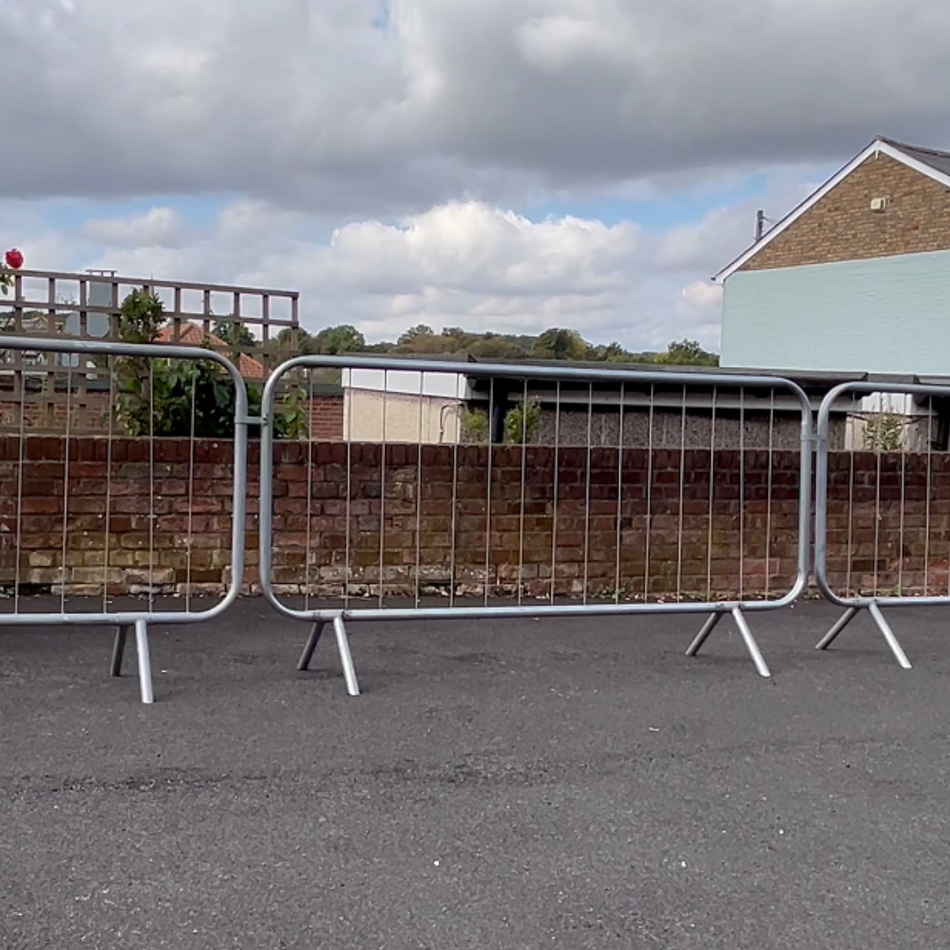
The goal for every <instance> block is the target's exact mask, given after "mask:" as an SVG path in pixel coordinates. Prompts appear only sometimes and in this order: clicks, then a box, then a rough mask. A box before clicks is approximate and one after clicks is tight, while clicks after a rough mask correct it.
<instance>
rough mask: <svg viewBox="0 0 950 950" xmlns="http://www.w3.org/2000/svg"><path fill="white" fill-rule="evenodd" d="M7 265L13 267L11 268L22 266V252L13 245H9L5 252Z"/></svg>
mask: <svg viewBox="0 0 950 950" xmlns="http://www.w3.org/2000/svg"><path fill="white" fill-rule="evenodd" d="M5 260H6V262H7V267H11V268H13V270H19V269H20V268H21V267H22V266H23V253H22V252H21V251H18V250H17V249H16V248H15V247H11V248H10V250H9V251H7V253H6V258H5Z"/></svg>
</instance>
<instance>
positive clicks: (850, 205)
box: [714, 138, 950, 281]
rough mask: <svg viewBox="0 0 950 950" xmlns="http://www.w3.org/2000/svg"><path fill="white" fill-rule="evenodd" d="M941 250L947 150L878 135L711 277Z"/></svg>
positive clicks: (949, 162)
mask: <svg viewBox="0 0 950 950" xmlns="http://www.w3.org/2000/svg"><path fill="white" fill-rule="evenodd" d="M875 198H883V199H885V206H884V209H883V210H877V211H875V210H872V209H871V201H872V199H875ZM948 249H950V154H948V153H946V152H938V151H934V150H931V149H921V148H916V147H913V146H908V145H902V144H901V143H898V142H892V141H890V140H888V139H883V138H878V139H876V140H875V141H874V142H872V143H871V144H870V145H869V146H868V147H867V148H866V149H865V150H864V151H863V152H861V153H860V154H858V155H857V156H856V157H855V158H854V159H853V160H852V161H851V162H850V163H849V164H848V165H846V166H845V167H844V168H843V169H841V171H839V172H838V173H837V174H836V175H835V176H834V177H832V178H831V179H830V180H829V181H828V182H826V183H825V184H824V185H823V186H822V187H821V188H819V189H818V190H817V191H816V192H814V193H813V194H812V195H811V196H810V197H809V198H807V199H806V200H805V201H803V202H802V203H801V204H800V205H799V206H798V207H797V208H795V209H794V210H793V211H791V212H790V213H789V214H788V215H786V216H785V217H784V218H783V219H782V220H781V221H779V222H778V224H777V225H776V226H775V227H774V228H772V230H770V231H769V232H767V233H766V234H765V235H764V237H763V238H762V239H761V240H760V241H758V242H757V243H756V244H753V245H752V247H750V248H749V249H748V250H746V251H745V252H744V253H743V254H741V255H740V256H739V257H738V258H736V260H734V261H733V262H732V263H731V264H729V265H728V266H727V267H725V268H723V270H722V271H720V273H719V274H717V275H716V277H715V278H714V279H715V280H717V281H723V280H725V279H726V278H728V277H729V276H730V275H731V274H733V273H735V272H737V271H753V270H769V269H776V268H784V267H798V266H803V265H809V264H827V263H832V262H839V261H853V260H868V259H870V258H878V257H893V256H897V255H901V254H919V253H924V252H928V251H943V250H948Z"/></svg>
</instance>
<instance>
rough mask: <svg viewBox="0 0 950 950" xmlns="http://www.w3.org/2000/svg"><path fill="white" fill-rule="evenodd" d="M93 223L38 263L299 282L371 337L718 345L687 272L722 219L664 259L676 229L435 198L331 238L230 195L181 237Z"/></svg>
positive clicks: (713, 253) (307, 299)
mask: <svg viewBox="0 0 950 950" xmlns="http://www.w3.org/2000/svg"><path fill="white" fill-rule="evenodd" d="M730 214H731V215H733V216H734V217H735V218H737V219H738V218H745V217H746V216H747V214H748V212H747V211H746V210H745V209H736V210H735V211H733V212H730V213H726V212H716V213H715V217H716V220H721V219H723V218H725V219H727V220H729V219H730ZM146 217H147V216H146ZM94 224H95V227H93V226H92V225H86V226H85V227H84V228H82V229H81V233H83V234H85V235H90V234H93V235H95V236H96V237H97V238H106V237H108V236H110V235H111V236H113V237H115V238H116V239H117V240H116V242H115V243H114V244H112V245H108V246H99V247H98V248H96V249H94V250H93V245H91V244H90V245H88V247H89V252H88V253H87V256H86V257H84V258H83V259H82V260H81V261H79V262H76V261H71V262H67V261H65V260H62V259H61V258H60V259H56V260H50V259H46V260H43V261H39V262H35V263H37V265H38V266H40V265H41V266H44V267H54V266H55V267H70V266H77V263H78V265H79V266H81V267H103V268H110V269H116V270H118V271H119V273H121V274H124V275H129V276H139V275H141V276H153V277H158V278H162V277H164V278H170V279H180V280H199V281H217V282H221V283H228V284H231V283H237V284H246V285H250V286H267V287H283V288H288V289H297V290H300V291H301V317H302V320H303V322H304V324H305V326H307V327H308V329H311V330H317V329H320V328H321V327H323V326H326V325H330V324H338V323H354V324H356V325H357V326H358V327H359V328H360V329H361V330H362V331H363V332H364V333H365V334H366V335H367V336H368V337H369V338H370V339H381V338H393V337H395V336H398V334H399V333H401V332H402V331H403V330H405V329H406V328H407V327H409V326H411V325H413V324H416V323H428V324H430V325H431V326H433V327H434V328H436V329H440V328H442V327H446V326H463V327H466V328H469V329H472V330H477V331H485V330H493V331H496V332H506V331H507V332H525V333H536V332H539V331H541V330H544V329H546V328H548V327H551V326H568V327H574V328H576V329H578V330H579V331H581V332H582V333H583V334H584V335H585V336H586V337H587V338H588V339H590V340H592V341H595V342H607V341H609V340H614V339H616V340H619V341H620V342H621V343H623V344H625V345H626V346H628V347H630V348H633V349H644V348H657V347H662V346H665V345H666V344H667V343H668V342H670V340H672V339H674V338H678V337H682V336H684V335H689V336H692V337H695V338H698V339H700V340H701V341H702V342H703V343H704V344H706V345H712V346H714V345H716V343H717V340H718V324H719V314H718V306H717V305H716V299H717V298H716V296H715V295H716V291H715V290H706V291H705V292H704V291H703V290H702V289H700V288H702V287H703V286H704V285H703V283H702V282H701V281H696V282H695V284H692V283H691V282H693V281H695V279H696V276H697V273H696V269H695V267H696V265H697V262H699V263H701V264H702V265H704V266H705V269H706V270H708V271H710V272H711V270H712V267H713V264H720V263H722V261H721V251H720V250H719V248H720V247H721V245H720V244H719V242H718V241H717V240H714V238H715V231H716V229H714V228H712V227H710V225H709V223H708V221H707V220H706V219H701V220H700V221H698V222H697V223H696V224H695V226H694V229H693V230H695V232H696V233H697V234H698V235H699V238H698V239H696V240H695V241H694V240H693V238H692V236H691V235H690V234H689V229H686V228H683V229H677V231H676V232H675V234H676V240H677V241H686V242H687V243H689V244H690V246H691V247H692V251H691V255H690V257H689V260H688V261H687V262H686V263H685V264H684V265H683V266H676V265H675V264H674V263H673V262H671V260H670V258H669V250H668V248H669V244H670V240H671V238H670V234H653V233H648V232H644V231H642V230H641V229H640V228H638V227H637V226H636V225H635V224H634V223H632V222H629V221H624V222H620V223H617V224H614V225H606V224H604V223H603V222H601V221H597V220H588V219H582V218H578V217H572V216H564V217H557V218H553V217H552V218H549V219H546V220H543V221H531V220H529V219H528V218H527V217H525V216H523V215H520V214H517V213H515V212H513V211H511V210H507V209H502V208H498V207H496V206H493V205H490V204H487V203H485V202H477V201H464V202H449V203H447V204H443V205H437V206H435V207H433V208H430V209H429V210H428V211H425V212H422V213H420V214H416V215H410V216H408V217H406V218H404V219H403V220H402V221H400V222H398V223H396V224H391V223H384V222H380V221H376V220H371V219H367V220H363V221H355V222H351V223H350V224H348V225H345V226H344V227H341V228H339V229H337V230H336V231H335V232H334V233H333V234H332V236H331V239H330V240H329V241H324V240H319V239H315V238H313V237H312V236H311V234H310V232H311V230H312V228H311V224H312V222H311V220H310V217H309V216H307V215H305V214H301V213H298V212H288V211H285V210H283V209H281V208H279V207H275V206H270V205H266V204H264V203H261V202H248V201H240V202H236V203H235V204H233V205H230V206H228V207H227V208H225V209H224V210H223V211H222V212H221V214H220V215H219V216H218V219H217V221H216V222H215V223H214V225H213V226H211V227H209V228H207V229H204V230H203V231H198V230H197V229H191V230H190V231H188V230H185V232H184V233H186V235H187V236H186V238H184V239H183V240H181V241H180V242H178V243H177V244H176V245H175V246H174V247H172V246H161V247H157V246H155V245H154V243H153V242H149V243H147V244H143V245H142V246H131V245H130V243H129V241H128V240H127V239H128V237H129V236H130V235H133V234H136V233H143V234H146V235H147V236H148V237H151V235H150V234H148V229H146V228H143V227H142V226H141V224H142V219H141V218H138V217H133V218H130V219H128V220H122V219H116V218H112V219H109V220H108V227H104V226H103V222H102V221H97V222H94ZM2 233H3V232H2V231H0V236H2ZM738 249H739V248H738V247H737V248H736V250H738ZM62 250H64V249H63V248H59V249H58V251H57V253H59V252H61V251H62ZM700 272H702V271H700ZM687 284H691V286H690V287H688V289H687V291H685V292H684V290H683V288H684V287H686V286H687Z"/></svg>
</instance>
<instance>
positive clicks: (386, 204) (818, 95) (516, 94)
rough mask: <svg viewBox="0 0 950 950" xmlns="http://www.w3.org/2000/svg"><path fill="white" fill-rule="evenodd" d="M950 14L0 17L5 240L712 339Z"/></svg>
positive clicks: (461, 9)
mask: <svg viewBox="0 0 950 950" xmlns="http://www.w3.org/2000/svg"><path fill="white" fill-rule="evenodd" d="M948 35H950V4H948V3H947V2H946V0H900V2H898V0H662V2H660V0H200V2H199V0H0V51H2V53H0V91H2V93H0V102H2V110H3V121H2V129H3V141H4V147H3V151H2V159H0V243H2V244H3V245H4V246H9V245H13V244H15V245H18V246H19V247H21V248H22V249H23V251H24V252H25V254H26V257H27V265H28V266H31V267H35V268H39V269H60V268H63V269H70V270H79V269H84V268H88V267H106V268H110V269H115V270H118V271H119V272H120V273H122V274H127V275H129V276H150V275H151V276H154V277H160V278H167V279H195V280H204V281H220V282H225V283H232V282H233V283H247V284H252V285H266V286H274V287H285V288H288V289H298V290H300V291H301V292H302V303H301V311H302V318H303V320H304V323H305V324H306V325H308V326H309V327H310V328H311V329H318V328H319V327H321V326H324V325H327V324H333V323H341V322H351V323H355V324H356V325H357V326H359V327H360V328H361V329H362V330H363V331H364V332H365V333H366V335H367V337H369V338H371V339H379V338H383V337H392V336H394V335H396V334H398V333H399V332H400V331H401V330H403V329H405V328H406V327H407V326H410V325H412V324H415V323H419V322H426V323H429V324H431V325H433V326H434V327H436V328H439V327H442V326H458V325H461V326H465V327H469V328H472V329H481V330H485V329H494V330H498V331H507V330H516V331H517V330H524V331H528V332H536V331H539V330H542V329H544V328H546V327H549V326H573V327H576V328H577V329H579V330H581V332H583V333H584V335H585V336H586V337H587V338H588V339H591V340H595V341H609V340H614V339H616V340H619V341H620V342H622V343H623V344H624V345H626V346H628V347H631V348H636V349H639V348H647V347H662V346H665V344H666V343H667V342H669V341H670V340H671V339H674V338H681V337H683V336H689V337H692V338H696V339H699V340H701V341H702V342H703V343H704V344H706V345H708V346H711V347H713V348H715V347H716V346H717V345H718V333H719V326H718V324H719V298H718V294H717V290H716V288H714V287H712V286H710V284H709V281H708V278H709V276H710V275H711V274H712V273H714V272H715V271H717V270H718V269H719V268H720V267H721V266H722V265H724V264H725V263H727V262H728V261H729V260H730V259H731V258H732V257H734V256H735V255H736V254H737V253H738V252H739V251H740V250H742V249H743V248H744V247H745V246H746V245H747V244H748V243H749V240H750V237H751V234H752V230H753V227H754V215H755V210H756V208H759V207H762V208H765V209H766V213H767V214H768V215H769V216H770V217H773V218H778V217H780V216H781V215H782V214H784V213H785V212H787V211H788V210H789V209H790V208H791V207H792V206H793V205H794V204H795V203H797V201H798V200H800V199H801V198H802V197H803V196H804V195H806V194H807V193H808V192H809V191H810V190H811V189H812V188H813V187H814V186H815V185H817V184H818V183H819V182H821V181H822V180H824V179H825V178H826V177H828V175H829V174H831V173H833V172H834V171H835V170H836V168H837V167H839V166H840V165H841V164H843V163H844V162H845V161H847V160H848V159H849V158H850V157H851V156H853V155H854V154H855V153H856V152H858V151H859V150H860V149H861V148H863V147H864V146H865V145H866V144H867V143H868V142H869V141H870V140H871V139H872V138H873V136H874V135H875V134H877V133H882V134H886V135H890V136H892V137H896V138H901V139H903V140H905V141H909V142H913V143H916V144H924V145H932V146H935V147H946V146H948V145H950V122H948V119H950V98H948V96H947V89H948V87H950V82H948V80H950V58H948V57H947V56H946V52H945V40H946V37H947V36H948Z"/></svg>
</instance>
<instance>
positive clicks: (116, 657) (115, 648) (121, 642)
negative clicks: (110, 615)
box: [109, 626, 129, 676]
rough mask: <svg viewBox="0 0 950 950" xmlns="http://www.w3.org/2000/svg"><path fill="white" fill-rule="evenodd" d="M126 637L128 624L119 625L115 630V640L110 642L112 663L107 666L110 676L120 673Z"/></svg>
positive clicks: (119, 674) (127, 635)
mask: <svg viewBox="0 0 950 950" xmlns="http://www.w3.org/2000/svg"><path fill="white" fill-rule="evenodd" d="M128 637H129V628H128V626H122V627H119V628H118V629H117V630H116V632H115V642H114V643H113V644H112V663H111V665H110V667H109V675H110V676H121V675H122V660H123V658H124V657H125V643H126V640H128Z"/></svg>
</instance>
